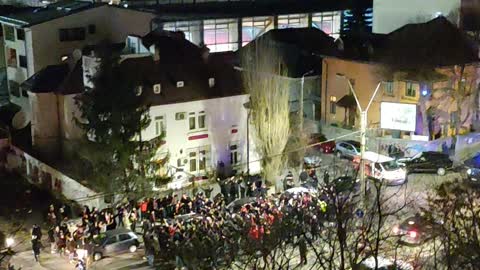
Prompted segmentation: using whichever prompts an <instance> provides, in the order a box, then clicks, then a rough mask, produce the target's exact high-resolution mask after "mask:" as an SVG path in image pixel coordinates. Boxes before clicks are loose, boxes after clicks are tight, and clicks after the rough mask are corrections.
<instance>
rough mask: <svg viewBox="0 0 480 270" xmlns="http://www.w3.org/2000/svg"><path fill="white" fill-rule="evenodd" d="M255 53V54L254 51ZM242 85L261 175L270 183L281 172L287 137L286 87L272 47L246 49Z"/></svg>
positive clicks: (280, 63) (282, 68)
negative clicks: (247, 95) (247, 102)
mask: <svg viewBox="0 0 480 270" xmlns="http://www.w3.org/2000/svg"><path fill="white" fill-rule="evenodd" d="M254 49H255V51H254ZM242 60H243V66H244V69H245V70H246V71H245V72H243V82H244V86H245V88H246V91H247V93H249V94H250V108H251V124H252V126H253V130H254V134H255V136H254V141H255V146H256V149H257V152H258V154H259V155H260V157H261V158H262V162H261V163H262V173H263V176H264V178H265V179H266V180H268V181H271V183H274V181H275V179H276V178H277V177H278V174H279V172H281V171H282V167H283V164H284V160H283V158H282V153H283V151H284V149H285V146H286V144H287V141H288V138H289V135H290V122H289V111H290V106H289V102H288V101H289V89H290V87H289V83H288V81H287V80H284V79H282V75H286V74H287V69H286V68H285V65H284V64H283V60H282V57H281V56H280V54H279V53H278V50H276V49H275V48H274V45H273V44H271V43H269V42H267V41H265V42H257V44H256V47H255V48H252V49H250V50H249V49H247V50H246V52H245V54H244V55H243V59H242Z"/></svg>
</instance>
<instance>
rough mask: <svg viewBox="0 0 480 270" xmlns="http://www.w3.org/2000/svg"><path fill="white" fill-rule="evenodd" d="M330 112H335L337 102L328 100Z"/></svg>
mask: <svg viewBox="0 0 480 270" xmlns="http://www.w3.org/2000/svg"><path fill="white" fill-rule="evenodd" d="M330 113H331V114H336V113H337V103H336V102H334V101H330Z"/></svg>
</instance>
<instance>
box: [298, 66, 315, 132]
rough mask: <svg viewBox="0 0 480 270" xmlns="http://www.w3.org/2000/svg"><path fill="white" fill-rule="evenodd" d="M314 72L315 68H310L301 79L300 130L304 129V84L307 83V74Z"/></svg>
mask: <svg viewBox="0 0 480 270" xmlns="http://www.w3.org/2000/svg"><path fill="white" fill-rule="evenodd" d="M313 72H314V70H313V69H312V70H310V71H307V72H305V73H304V74H303V75H302V79H301V80H300V109H299V114H300V131H303V86H304V85H305V76H307V75H310V74H312V73H313Z"/></svg>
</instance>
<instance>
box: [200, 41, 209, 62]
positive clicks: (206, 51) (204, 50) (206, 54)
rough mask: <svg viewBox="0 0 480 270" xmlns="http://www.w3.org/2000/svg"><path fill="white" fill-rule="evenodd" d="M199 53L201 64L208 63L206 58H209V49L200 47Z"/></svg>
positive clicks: (203, 46) (204, 46)
mask: <svg viewBox="0 0 480 270" xmlns="http://www.w3.org/2000/svg"><path fill="white" fill-rule="evenodd" d="M200 53H201V55H202V59H203V62H205V63H208V58H209V57H210V49H209V48H208V47H207V46H206V45H205V44H203V43H202V44H201V45H200Z"/></svg>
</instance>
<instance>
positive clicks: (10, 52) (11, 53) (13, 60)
mask: <svg viewBox="0 0 480 270" xmlns="http://www.w3.org/2000/svg"><path fill="white" fill-rule="evenodd" d="M7 65H8V66H9V67H15V68H16V67H18V64H17V51H16V50H15V49H12V48H7Z"/></svg>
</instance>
